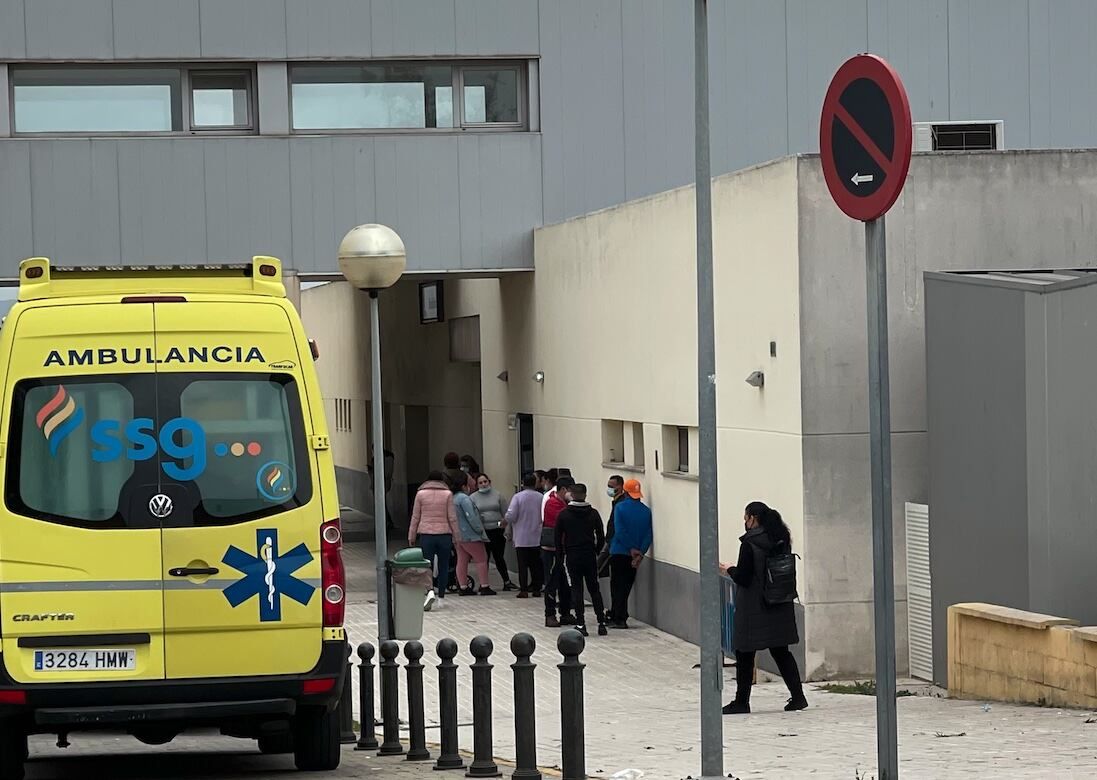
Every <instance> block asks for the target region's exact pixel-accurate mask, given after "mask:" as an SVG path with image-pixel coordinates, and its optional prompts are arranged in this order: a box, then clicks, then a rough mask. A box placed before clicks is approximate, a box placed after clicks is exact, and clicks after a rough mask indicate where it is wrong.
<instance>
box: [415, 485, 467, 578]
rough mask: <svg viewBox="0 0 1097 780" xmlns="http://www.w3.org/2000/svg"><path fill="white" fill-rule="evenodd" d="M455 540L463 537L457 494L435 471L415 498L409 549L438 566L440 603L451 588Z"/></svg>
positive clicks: (436, 575)
mask: <svg viewBox="0 0 1097 780" xmlns="http://www.w3.org/2000/svg"><path fill="white" fill-rule="evenodd" d="M455 538H459V534H458V529H457V510H456V508H455V507H454V505H453V491H452V490H450V489H449V485H447V484H446V478H445V476H444V475H443V474H442V473H441V472H439V471H432V472H431V473H430V474H428V475H427V481H426V482H424V483H423V484H422V485H420V486H419V491H418V492H417V493H416V494H415V505H414V507H413V508H412V510H411V526H410V527H409V529H408V545H409V546H411V547H415V546H418V547H419V548H421V549H422V551H423V557H424V558H426V559H427V560H428V561H431V562H432V563H435V564H436V565H435V569H434V571H435V572H436V574H435V576H434V593H435V596H437V597H438V598H439V599H444V598H445V597H446V588H447V587H449V556H450V550H452V548H453V540H454V539H455ZM428 595H429V594H428Z"/></svg>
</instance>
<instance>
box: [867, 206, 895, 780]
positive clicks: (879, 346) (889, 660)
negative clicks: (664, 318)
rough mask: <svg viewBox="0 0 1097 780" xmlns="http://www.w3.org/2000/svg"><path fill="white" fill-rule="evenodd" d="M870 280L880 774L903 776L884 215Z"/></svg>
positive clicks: (872, 225) (873, 241) (872, 246)
mask: <svg viewBox="0 0 1097 780" xmlns="http://www.w3.org/2000/svg"><path fill="white" fill-rule="evenodd" d="M865 264H866V266H867V281H868V385H869V393H868V408H869V442H870V444H869V448H870V453H871V461H872V577H873V583H874V585H875V587H874V588H873V601H874V604H873V607H874V617H875V625H876V752H877V761H878V769H879V780H897V779H898V777H899V747H898V728H897V723H896V713H895V574H894V568H893V566H892V526H891V383H890V381H889V378H888V303H887V298H888V296H887V244H886V240H885V231H884V218H883V217H879V218H878V219H874V220H871V221H869V222H866V223H865Z"/></svg>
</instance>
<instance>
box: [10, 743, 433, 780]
mask: <svg viewBox="0 0 1097 780" xmlns="http://www.w3.org/2000/svg"><path fill="white" fill-rule="evenodd" d="M70 741H71V742H72V745H71V746H70V747H67V748H64V749H61V748H58V747H56V745H55V740H54V739H53V738H51V737H46V736H37V737H32V738H31V746H30V760H29V761H28V762H27V780H77V778H79V780H88V778H95V780H268V778H290V777H294V776H300V777H302V778H304V777H316V778H323V777H332V778H336V777H337V778H382V777H384V778H386V779H387V780H388V779H391V780H412V779H413V778H426V777H430V776H431V775H432V774H433V775H435V776H437V773H433V772H432V771H431V766H432V764H430V763H428V764H408V763H406V762H404V761H402V760H401V759H379V758H377V757H376V756H374V755H373V754H372V753H362V752H356V751H355V750H353V748H352V747H350V746H348V747H345V748H344V750H343V759H342V765H341V766H340V767H339V769H338V770H336V771H335V772H332V773H325V774H312V773H310V774H303V773H302V774H299V773H298V772H297V770H296V769H295V767H294V766H293V756H289V755H283V756H264V755H262V754H261V753H259V751H258V750H257V749H256V748H255V743H254V742H251V741H249V740H238V739H232V738H229V737H222V736H220V735H218V734H213V733H211V734H201V735H194V736H190V735H185V736H181V737H179V738H177V739H175V740H174V741H173V742H171V743H169V744H167V745H162V746H148V745H142V744H141V743H140V742H138V741H137V740H136V739H134V738H133V737H130V736H127V735H125V734H119V735H114V734H105V735H98V734H96V735H93V734H74V735H72V736H71V737H70Z"/></svg>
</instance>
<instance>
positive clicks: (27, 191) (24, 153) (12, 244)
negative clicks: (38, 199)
mask: <svg viewBox="0 0 1097 780" xmlns="http://www.w3.org/2000/svg"><path fill="white" fill-rule="evenodd" d="M30 148H31V145H30V144H29V143H27V142H23V141H4V142H3V143H0V188H2V189H0V192H3V197H2V198H0V271H3V272H4V274H5V275H8V276H14V275H15V272H16V270H17V269H18V268H19V261H20V260H23V259H24V258H25V257H28V256H30V255H32V254H34V253H35V251H36V247H35V244H34V227H33V214H34V211H33V208H32V204H31V194H32V189H31V172H30Z"/></svg>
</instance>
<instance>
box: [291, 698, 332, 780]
mask: <svg viewBox="0 0 1097 780" xmlns="http://www.w3.org/2000/svg"><path fill="white" fill-rule="evenodd" d="M293 721H294V722H293V726H294V729H293V760H294V763H295V764H296V765H297V768H298V769H300V770H302V771H305V772H327V771H330V770H332V769H338V768H339V737H340V729H339V709H338V708H332V710H331V711H330V712H329V711H328V710H326V709H324V708H322V707H302V708H301V709H300V710H298V711H297V715H296V716H295V717H294V719H293Z"/></svg>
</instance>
